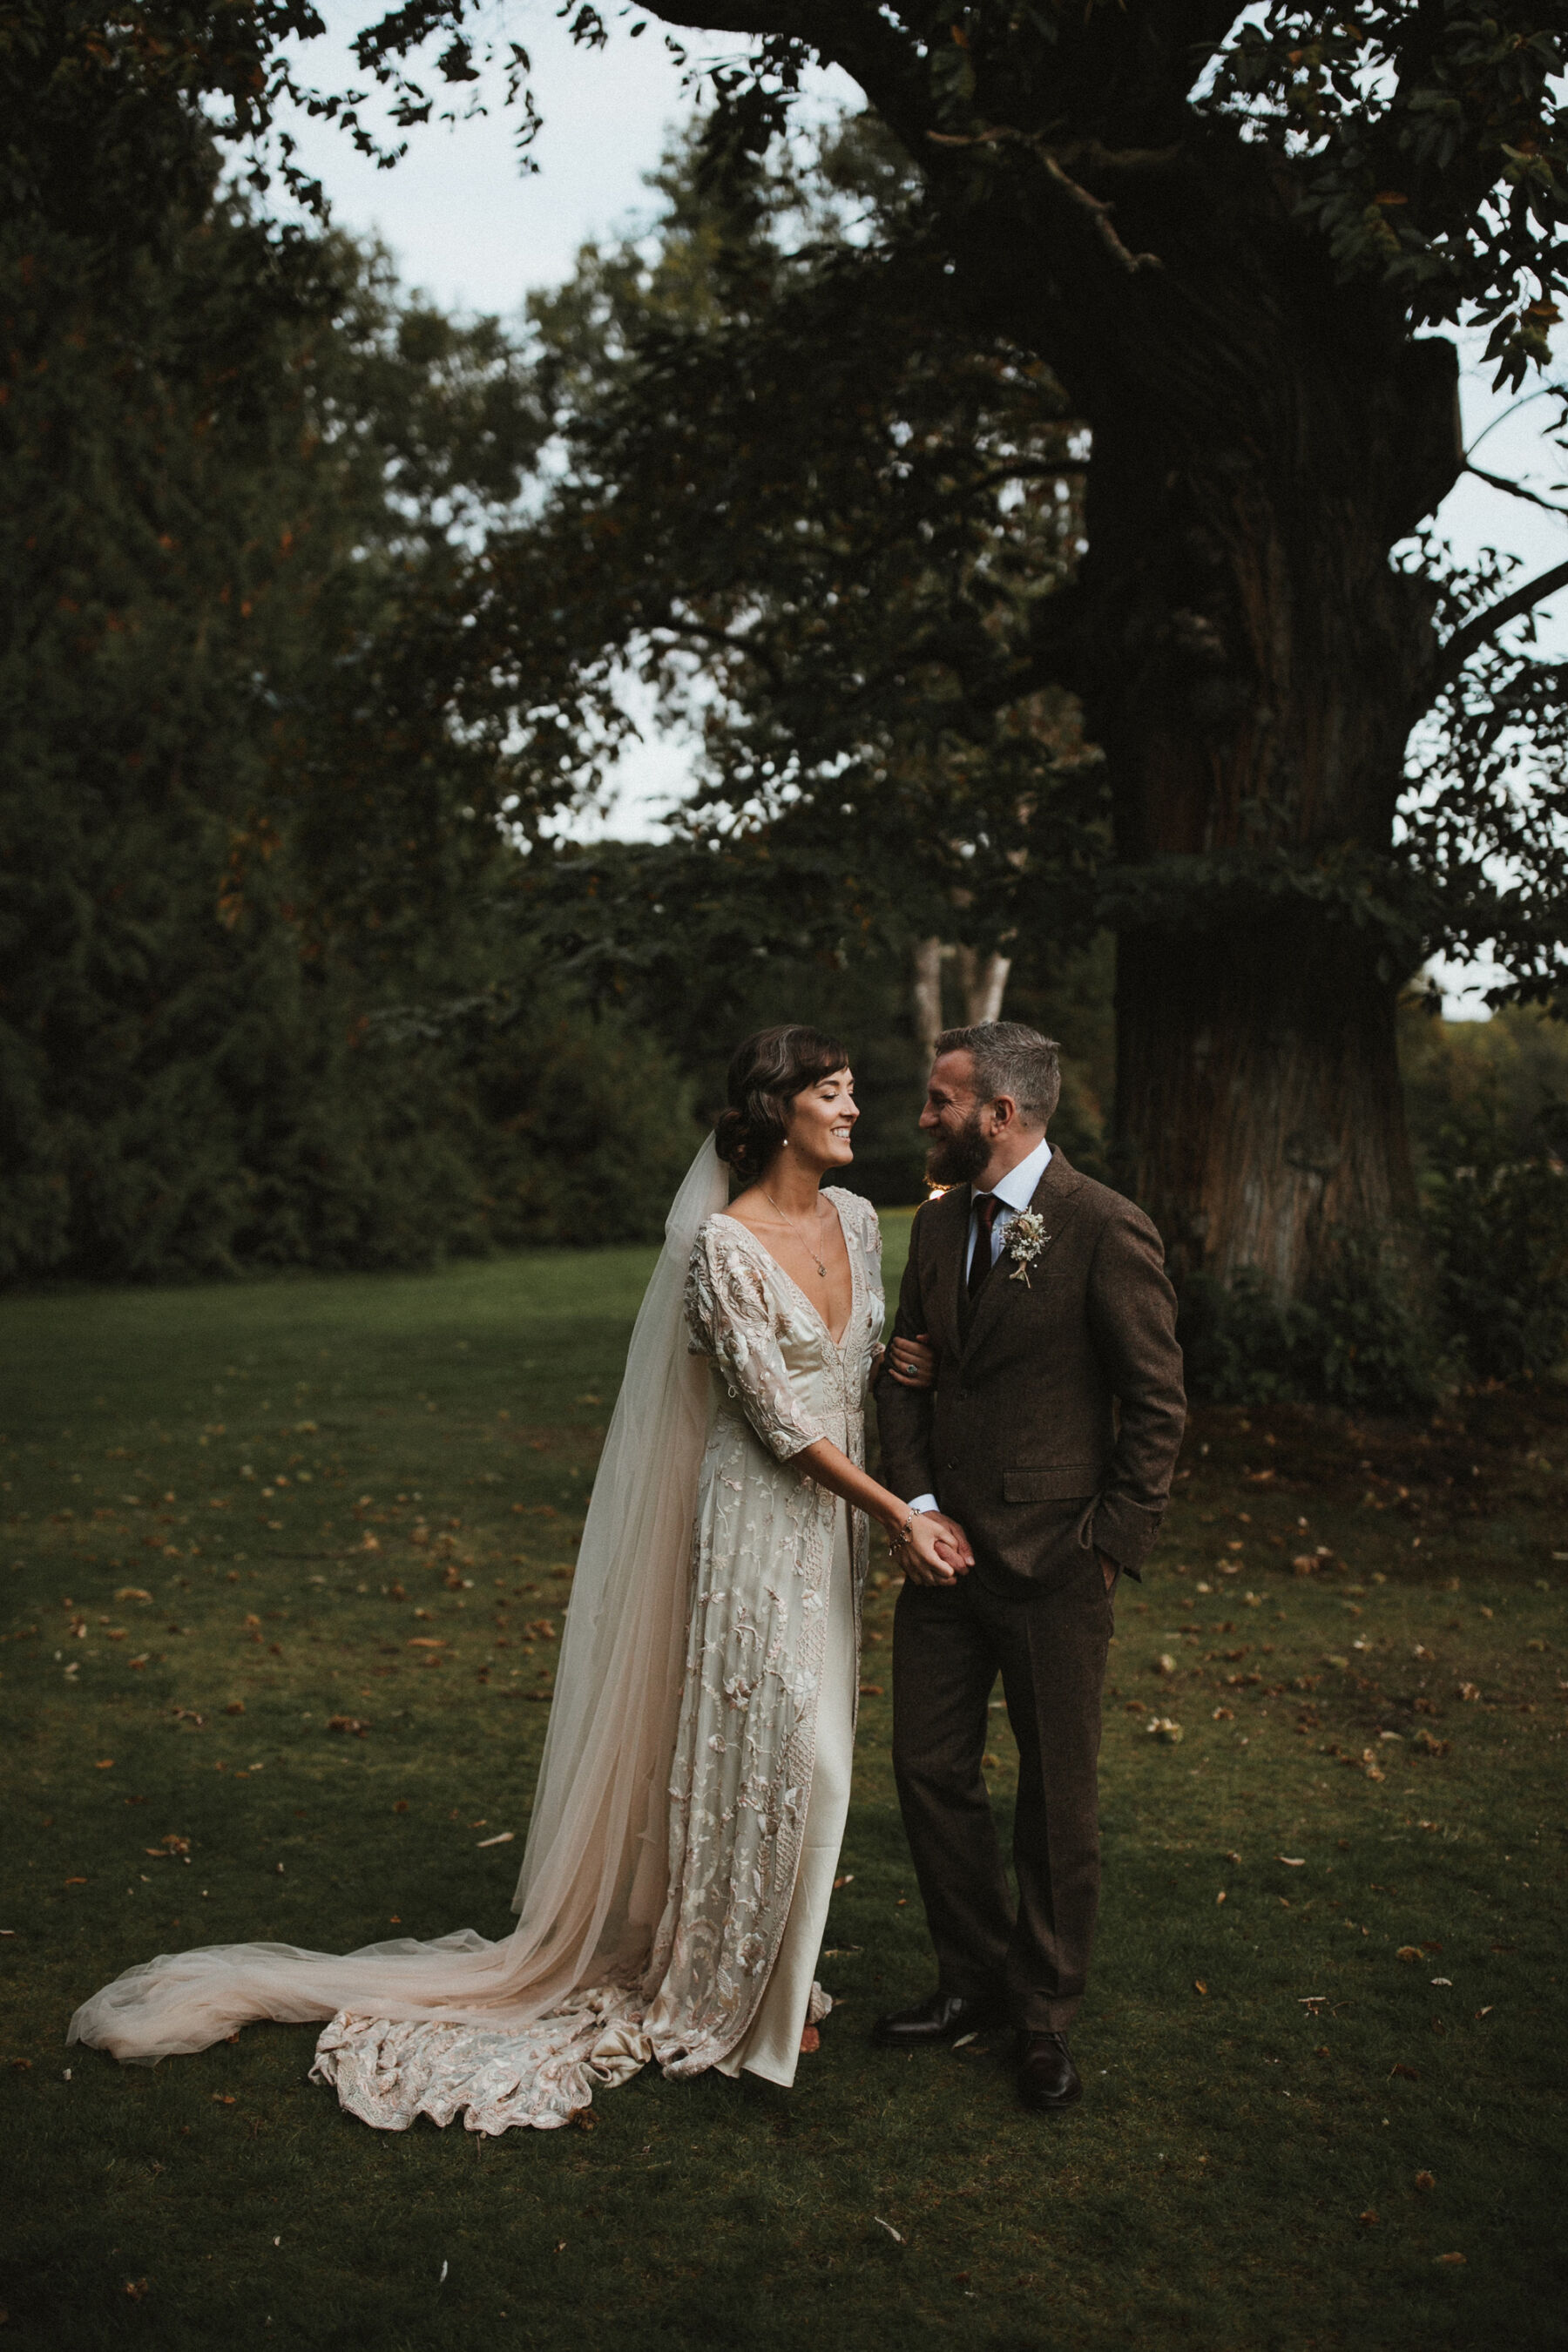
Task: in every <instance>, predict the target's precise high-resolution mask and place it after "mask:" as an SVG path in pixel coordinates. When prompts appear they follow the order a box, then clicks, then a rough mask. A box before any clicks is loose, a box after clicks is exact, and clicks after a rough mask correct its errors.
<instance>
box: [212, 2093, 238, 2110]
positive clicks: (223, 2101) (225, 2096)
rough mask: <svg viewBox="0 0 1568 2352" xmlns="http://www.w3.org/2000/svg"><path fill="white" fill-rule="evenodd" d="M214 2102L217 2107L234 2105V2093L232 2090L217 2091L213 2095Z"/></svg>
mask: <svg viewBox="0 0 1568 2352" xmlns="http://www.w3.org/2000/svg"><path fill="white" fill-rule="evenodd" d="M212 2102H213V2105H214V2106H215V2107H232V2106H233V2105H234V2093H233V2092H232V2091H215V2092H214V2093H213V2095H212Z"/></svg>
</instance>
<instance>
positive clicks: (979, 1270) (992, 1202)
mask: <svg viewBox="0 0 1568 2352" xmlns="http://www.w3.org/2000/svg"><path fill="white" fill-rule="evenodd" d="M1003 1206H1004V1203H1003V1202H1001V1201H999V1200H998V1199H997V1198H996V1195H995V1193H994V1192H982V1193H981V1195H980V1198H979V1199H978V1200H977V1201H976V1202H975V1203H974V1216H975V1228H974V1253H973V1256H972V1257H971V1259H970V1261H969V1303H970V1305H971V1306H972V1307H973V1304H974V1302H975V1300H976V1298H978V1297H979V1296H980V1291H981V1286H982V1285H983V1284H984V1280H985V1277H986V1276H987V1275H988V1274H989V1273H990V1271H991V1228H992V1227H993V1225H994V1223H996V1218H997V1214H998V1213H999V1212H1000V1210H1001V1209H1002V1208H1003Z"/></svg>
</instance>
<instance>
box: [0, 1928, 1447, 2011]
mask: <svg viewBox="0 0 1568 2352" xmlns="http://www.w3.org/2000/svg"><path fill="white" fill-rule="evenodd" d="M9 1932H11V1933H15V1930H11V1931H9ZM1492 2007H1493V2004H1492V2003H1491V2002H1490V2001H1488V2003H1487V2005H1486V2007H1485V2009H1478V2010H1477V2011H1476V2015H1477V2016H1478V2017H1489V2016H1490V2015H1491V2013H1492Z"/></svg>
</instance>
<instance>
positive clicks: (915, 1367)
mask: <svg viewBox="0 0 1568 2352" xmlns="http://www.w3.org/2000/svg"><path fill="white" fill-rule="evenodd" d="M888 1370H889V1374H890V1375H891V1377H892V1378H893V1379H894V1380H896V1381H897V1382H898V1383H899V1386H900V1388H901V1389H929V1388H934V1387H935V1385H936V1350H935V1349H934V1348H933V1347H932V1346H931V1339H930V1336H929V1334H927V1333H926V1332H924V1331H922V1332H921V1335H920V1337H919V1339H893V1340H892V1341H891V1342H890V1343H889V1348H888Z"/></svg>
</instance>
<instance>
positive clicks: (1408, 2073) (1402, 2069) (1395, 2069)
mask: <svg viewBox="0 0 1568 2352" xmlns="http://www.w3.org/2000/svg"><path fill="white" fill-rule="evenodd" d="M1395 2074H1400V2075H1403V2077H1404V2079H1405V2082H1407V2083H1418V2082H1419V2081H1420V2080H1421V2077H1420V2075H1419V2074H1417V2073H1416V2072H1415V2067H1414V2066H1391V2067H1390V2068H1389V2070H1388V2075H1389V2080H1390V2081H1391V2082H1392V2081H1393V2079H1394V2075H1395Z"/></svg>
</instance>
